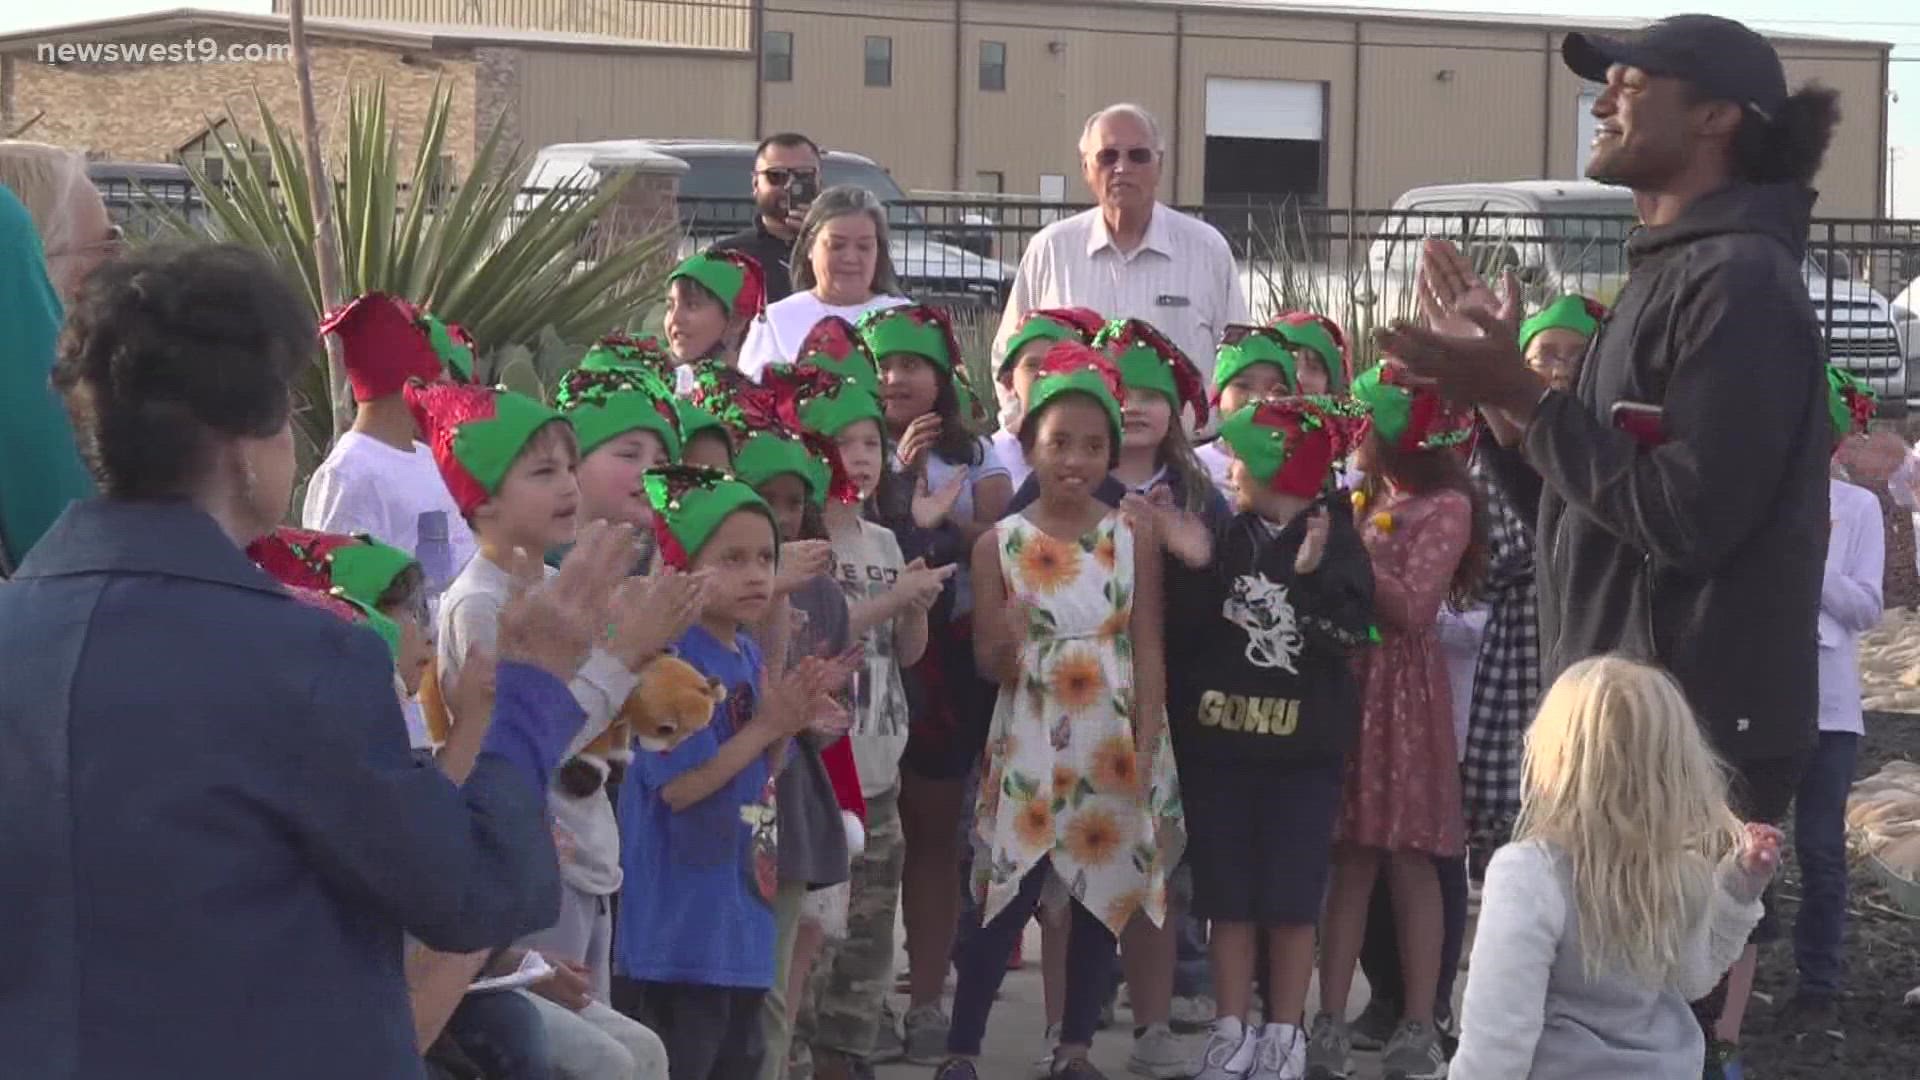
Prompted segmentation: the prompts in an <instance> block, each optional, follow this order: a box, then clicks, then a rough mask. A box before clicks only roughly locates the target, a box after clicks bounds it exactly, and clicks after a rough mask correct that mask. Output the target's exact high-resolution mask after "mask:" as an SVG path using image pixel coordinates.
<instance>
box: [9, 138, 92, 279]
mask: <svg viewBox="0 0 1920 1080" xmlns="http://www.w3.org/2000/svg"><path fill="white" fill-rule="evenodd" d="M92 183H93V182H92V180H90V179H89V178H88V177H87V160H86V158H85V157H84V156H82V155H81V154H79V153H76V152H74V151H72V150H67V149H65V148H63V147H58V146H52V145H49V144H47V143H39V142H27V141H24V140H17V139H0V184H4V185H6V186H7V187H8V188H9V189H11V190H12V191H13V193H14V195H16V196H18V197H19V199H20V204H21V205H22V206H25V207H26V208H27V216H28V217H30V218H32V219H33V226H34V228H35V229H36V230H37V231H38V232H39V233H40V247H41V250H43V251H47V252H54V251H59V250H61V249H63V248H66V247H68V246H70V245H71V244H72V243H73V241H74V236H73V233H74V224H73V203H72V198H73V194H74V192H75V191H76V190H78V189H80V188H82V187H90V186H91V185H92Z"/></svg>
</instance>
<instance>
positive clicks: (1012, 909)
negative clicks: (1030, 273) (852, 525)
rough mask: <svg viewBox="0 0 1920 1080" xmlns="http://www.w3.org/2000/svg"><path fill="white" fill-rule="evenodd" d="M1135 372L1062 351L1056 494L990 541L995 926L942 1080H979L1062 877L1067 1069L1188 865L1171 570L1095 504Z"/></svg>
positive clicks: (966, 971)
mask: <svg viewBox="0 0 1920 1080" xmlns="http://www.w3.org/2000/svg"><path fill="white" fill-rule="evenodd" d="M1121 394H1122V390H1121V388H1120V382H1119V376H1118V374H1117V373H1116V372H1115V371H1114V369H1113V367H1112V365H1111V363H1110V362H1109V361H1108V360H1107V359H1106V358H1105V357H1104V356H1102V355H1100V354H1099V353H1098V352H1096V351H1094V350H1093V349H1091V348H1089V347H1087V346H1084V345H1080V344H1078V343H1077V342H1061V343H1060V344H1058V345H1056V346H1055V347H1054V348H1053V350H1051V351H1050V352H1049V353H1048V354H1047V359H1046V363H1045V364H1044V366H1043V368H1042V372H1041V377H1040V379H1039V381H1038V382H1036V383H1035V384H1034V387H1033V393H1032V397H1031V401H1030V404H1031V409H1030V411H1029V412H1028V414H1027V417H1026V420H1025V422H1023V423H1022V425H1021V441H1022V444H1023V446H1024V448H1025V450H1026V452H1027V459H1028V460H1029V461H1031V462H1032V463H1033V467H1034V474H1035V475H1036V476H1037V477H1039V480H1040V498H1039V499H1038V500H1037V501H1035V502H1034V504H1033V505H1032V506H1031V507H1029V508H1028V510H1027V511H1026V512H1025V513H1024V514H1023V515H1017V516H1014V517H1010V518H1008V519H1007V520H1005V521H1003V522H1001V523H1000V524H999V525H998V526H997V527H996V528H995V529H994V531H993V532H991V533H989V534H987V535H985V536H983V537H982V538H981V540H980V542H979V544H978V545H977V546H976V548H975V551H974V581H975V582H976V584H977V586H978V588H979V590H980V592H979V602H980V610H979V618H978V620H977V626H978V628H979V635H978V637H977V639H976V642H975V644H976V648H977V652H978V660H979V664H980V667H981V669H982V670H983V671H986V672H990V673H992V675H993V676H994V677H995V678H996V679H997V680H998V681H999V683H1000V687H1001V689H1000V695H999V701H998V704H997V705H996V707H995V709H994V720H993V731H992V737H991V739H990V741H989V751H988V755H987V761H986V770H987V771H986V779H985V780H984V781H983V782H982V784H981V786H980V799H979V806H978V810H977V812H976V831H975V853H974V859H973V883H974V894H975V898H976V899H977V900H978V901H979V903H980V906H981V918H982V920H983V922H984V925H982V926H980V927H979V928H978V929H976V930H974V931H973V932H972V933H971V934H970V935H969V936H968V938H967V940H966V941H965V942H964V944H963V945H962V947H961V949H960V954H959V957H958V965H957V966H958V968H959V978H958V983H957V984H956V987H955V991H954V1013H953V1025H952V1029H951V1032H950V1034H949V1036H948V1041H947V1051H948V1055H949V1056H948V1060H947V1061H946V1062H945V1063H944V1064H943V1065H941V1067H940V1069H939V1071H938V1072H936V1073H935V1074H934V1075H935V1077H936V1080H975V1078H976V1077H977V1076H978V1075H979V1074H978V1071H977V1069H976V1067H975V1064H974V1059H975V1058H977V1057H978V1056H979V1053H980V1043H981V1038H982V1037H983V1036H984V1034H985V1032H986V1026H987V1014H988V1011H989V1009H990V1008H991V1006H992V1002H993V997H994V995H995V994H996V993H997V992H998V990H999V987H1000V983H1001V980H1002V979H1004V978H1005V977H1006V969H1007V957H1008V955H1009V954H1010V953H1011V952H1012V951H1013V942H1014V939H1015V938H1016V937H1017V936H1018V935H1019V934H1020V932H1021V930H1022V928H1023V927H1024V926H1025V925H1026V923H1027V920H1028V919H1030V918H1031V917H1032V916H1033V912H1034V910H1035V908H1036V906H1037V905H1038V904H1039V902H1040V896H1041V892H1042V890H1043V887H1044V886H1045V883H1046V881H1047V879H1048V877H1049V875H1050V874H1058V875H1059V877H1060V878H1061V880H1063V881H1065V882H1068V883H1069V887H1070V891H1071V896H1072V899H1071V901H1070V903H1071V905H1072V927H1071V930H1070V937H1069V941H1068V972H1067V993H1066V998H1067V1000H1066V1014H1065V1018H1064V1021H1063V1027H1062V1034H1061V1037H1060V1045H1059V1047H1058V1048H1057V1049H1056V1051H1055V1057H1054V1064H1053V1069H1052V1075H1053V1076H1056V1077H1067V1078H1083V1077H1093V1076H1097V1075H1098V1073H1097V1072H1096V1071H1095V1070H1094V1069H1093V1067H1092V1066H1091V1065H1090V1064H1088V1062H1087V1060H1086V1055H1087V1049H1088V1047H1089V1045H1090V1044H1091V1042H1092V1038H1093V1032H1094V1027H1095V1025H1096V1023H1097V1022H1098V1020H1099V1014H1100V1006H1101V1002H1102V1000H1103V999H1104V998H1105V996H1106V992H1107V980H1108V978H1109V977H1110V972H1111V969H1112V963H1113V948H1114V941H1115V935H1116V934H1117V933H1118V932H1119V931H1120V930H1121V928H1123V927H1125V926H1126V925H1127V924H1128V922H1129V921H1131V920H1132V919H1133V917H1134V915H1135V914H1136V913H1144V914H1145V915H1146V916H1147V917H1148V918H1149V919H1150V920H1152V921H1153V922H1156V923H1158V922H1160V921H1162V920H1163V919H1164V918H1165V915H1166V875H1167V872H1168V871H1169V869H1170V868H1171V866H1172V865H1173V863H1174V862H1175V861H1177V858H1178V850H1177V848H1178V837H1177V835H1176V834H1177V831H1178V830H1177V828H1164V827H1163V826H1162V823H1161V817H1162V815H1163V814H1166V815H1173V814H1177V803H1178V796H1177V795H1176V794H1175V793H1174V790H1173V788H1174V779H1173V769H1172V760H1171V755H1170V754H1169V753H1168V746H1167V743H1166V731H1165V709H1164V703H1165V683H1164V679H1165V668H1164V666H1163V659H1162V655H1161V619H1162V610H1161V590H1160V584H1161V577H1160V575H1161V565H1160V550H1159V543H1158V541H1157V540H1156V539H1155V538H1154V534H1153V532H1152V531H1151V529H1148V530H1146V531H1141V532H1136V530H1135V528H1134V526H1133V525H1132V524H1131V523H1130V522H1129V521H1128V520H1127V519H1125V518H1123V517H1122V516H1121V514H1120V513H1119V511H1117V510H1115V509H1114V508H1112V507H1110V506H1108V505H1106V504H1105V503H1102V502H1100V501H1099V500H1098V499H1096V498H1094V497H1093V481H1094V478H1095V477H1097V476H1099V475H1101V473H1102V472H1104V471H1105V470H1108V469H1111V468H1112V467H1113V466H1114V464H1115V463H1116V461H1117V460H1118V457H1119V445H1120V428H1121V411H1120V397H1121Z"/></svg>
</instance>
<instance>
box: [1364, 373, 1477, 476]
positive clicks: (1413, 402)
mask: <svg viewBox="0 0 1920 1080" xmlns="http://www.w3.org/2000/svg"><path fill="white" fill-rule="evenodd" d="M1405 380H1406V369H1405V368H1402V367H1401V366H1400V365H1398V364H1395V363H1392V362H1383V363H1379V364H1375V365H1374V366H1372V367H1370V368H1368V369H1367V370H1365V371H1363V372H1361V373H1360V374H1359V375H1358V376H1356V377H1355V378H1354V380H1353V400H1354V402H1355V403H1356V404H1357V405H1359V406H1360V408H1361V409H1363V410H1365V412H1366V415H1367V426H1369V427H1371V428H1372V429H1373V430H1374V431H1376V432H1378V433H1379V435H1380V438H1381V439H1382V440H1383V441H1385V442H1386V443H1387V444H1388V445H1390V446H1392V447H1393V448H1394V449H1395V450H1398V451H1400V452H1402V453H1413V452H1415V451H1419V450H1442V449H1449V448H1458V447H1464V446H1465V445H1466V444H1467V443H1468V441H1470V440H1471V439H1472V438H1473V413H1472V411H1470V410H1464V409H1455V408H1453V407H1452V406H1450V405H1448V404H1447V402H1446V401H1445V399H1443V398H1441V396H1440V395H1439V394H1436V393H1434V392H1433V391H1432V390H1429V389H1427V388H1425V387H1415V386H1409V385H1407V383H1406V381H1405Z"/></svg>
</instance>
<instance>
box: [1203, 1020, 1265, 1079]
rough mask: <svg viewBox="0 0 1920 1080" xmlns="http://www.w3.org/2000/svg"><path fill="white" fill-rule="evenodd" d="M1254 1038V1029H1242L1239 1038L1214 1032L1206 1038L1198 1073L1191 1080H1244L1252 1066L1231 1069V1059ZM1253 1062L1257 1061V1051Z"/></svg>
mask: <svg viewBox="0 0 1920 1080" xmlns="http://www.w3.org/2000/svg"><path fill="white" fill-rule="evenodd" d="M1256 1037H1257V1036H1256V1029H1251V1028H1242V1029H1241V1031H1240V1037H1239V1038H1234V1037H1232V1036H1230V1035H1227V1034H1226V1033H1224V1032H1221V1031H1218V1030H1216V1031H1214V1033H1213V1034H1211V1035H1209V1036H1207V1048H1206V1050H1205V1051H1203V1052H1202V1053H1201V1055H1200V1071H1199V1072H1197V1073H1194V1074H1193V1080H1246V1077H1247V1075H1248V1074H1249V1073H1250V1072H1251V1071H1252V1066H1250V1065H1249V1066H1248V1067H1246V1068H1241V1069H1235V1068H1232V1065H1233V1059H1234V1057H1235V1056H1237V1055H1238V1054H1239V1053H1240V1047H1241V1046H1242V1045H1243V1044H1245V1043H1246V1042H1247V1040H1249V1039H1253V1038H1256ZM1255 1060H1256V1061H1257V1060H1258V1056H1257V1051H1256V1057H1255Z"/></svg>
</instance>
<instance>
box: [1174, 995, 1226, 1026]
mask: <svg viewBox="0 0 1920 1080" xmlns="http://www.w3.org/2000/svg"><path fill="white" fill-rule="evenodd" d="M1168 1018H1169V1020H1170V1021H1171V1022H1172V1026H1173V1030H1175V1031H1178V1032H1181V1033H1182V1034H1192V1033H1194V1032H1199V1031H1205V1030H1206V1029H1207V1028H1209V1027H1212V1026H1213V1022H1214V1021H1215V1020H1217V1019H1219V1010H1218V1009H1217V1008H1215V1006H1214V1004H1213V999H1212V998H1210V997H1207V996H1206V995H1205V994H1195V995H1193V996H1192V997H1176V998H1174V999H1173V1010H1172V1011H1171V1012H1170V1013H1169V1014H1168Z"/></svg>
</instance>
